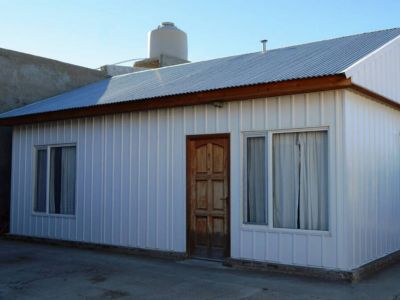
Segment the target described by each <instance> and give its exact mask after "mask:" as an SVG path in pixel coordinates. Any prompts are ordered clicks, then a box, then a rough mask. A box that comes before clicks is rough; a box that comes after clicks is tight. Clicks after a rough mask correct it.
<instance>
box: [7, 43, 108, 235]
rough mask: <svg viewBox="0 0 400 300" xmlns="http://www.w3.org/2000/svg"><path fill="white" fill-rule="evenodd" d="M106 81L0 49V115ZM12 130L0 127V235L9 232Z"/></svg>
mask: <svg viewBox="0 0 400 300" xmlns="http://www.w3.org/2000/svg"><path fill="white" fill-rule="evenodd" d="M104 78H106V74H105V73H103V72H101V71H98V70H93V69H89V68H84V67H81V66H76V65H72V64H67V63H64V62H61V61H57V60H53V59H48V58H44V57H39V56H35V55H31V54H27V53H22V52H17V51H13V50H9V49H4V48H0V87H1V88H0V113H2V112H5V111H8V110H11V109H14V108H18V107H21V106H24V105H27V104H30V103H32V102H35V101H38V100H41V99H43V98H48V97H51V96H54V95H57V94H60V93H64V92H67V91H69V90H72V89H75V88H78V87H81V86H83V85H87V84H89V83H92V82H95V81H98V80H101V79H104ZM11 140H12V134H11V128H8V127H0V153H1V155H0V182H1V184H0V235H1V234H2V233H4V232H7V230H8V223H9V221H8V220H9V203H10V177H11V176H10V174H11Z"/></svg>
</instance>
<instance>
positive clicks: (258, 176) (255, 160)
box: [247, 137, 266, 224]
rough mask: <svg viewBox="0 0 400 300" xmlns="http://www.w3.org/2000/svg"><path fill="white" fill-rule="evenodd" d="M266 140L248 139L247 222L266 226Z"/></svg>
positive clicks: (258, 138)
mask: <svg viewBox="0 0 400 300" xmlns="http://www.w3.org/2000/svg"><path fill="white" fill-rule="evenodd" d="M265 185H266V184H265V138H264V137H249V138H247V222H248V223H255V224H266V201H265V199H266V198H265Z"/></svg>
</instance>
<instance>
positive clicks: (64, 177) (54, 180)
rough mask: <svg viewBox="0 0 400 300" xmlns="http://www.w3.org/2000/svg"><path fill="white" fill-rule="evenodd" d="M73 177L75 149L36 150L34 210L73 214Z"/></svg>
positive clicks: (72, 147) (45, 148) (53, 148)
mask: <svg viewBox="0 0 400 300" xmlns="http://www.w3.org/2000/svg"><path fill="white" fill-rule="evenodd" d="M75 178H76V147H75V146H51V147H50V146H49V147H40V148H37V151H36V184H35V186H36V190H35V201H34V211H35V212H41V213H50V214H62V215H74V214H75V181H76V180H75Z"/></svg>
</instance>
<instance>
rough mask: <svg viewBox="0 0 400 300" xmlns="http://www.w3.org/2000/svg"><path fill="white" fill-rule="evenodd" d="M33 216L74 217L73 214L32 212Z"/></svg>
mask: <svg viewBox="0 0 400 300" xmlns="http://www.w3.org/2000/svg"><path fill="white" fill-rule="evenodd" d="M32 216H34V217H55V218H64V219H76V216H75V215H62V214H48V213H39V212H34V213H32Z"/></svg>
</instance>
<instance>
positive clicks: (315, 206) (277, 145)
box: [272, 131, 328, 230]
mask: <svg viewBox="0 0 400 300" xmlns="http://www.w3.org/2000/svg"><path fill="white" fill-rule="evenodd" d="M272 176H273V178H272V182H273V183H272V187H273V225H274V227H275V228H292V229H306V230H328V137H327V132H326V131H310V132H291V133H274V134H273V135H272Z"/></svg>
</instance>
